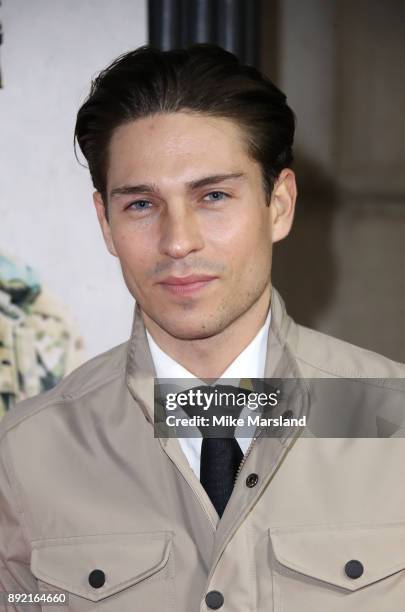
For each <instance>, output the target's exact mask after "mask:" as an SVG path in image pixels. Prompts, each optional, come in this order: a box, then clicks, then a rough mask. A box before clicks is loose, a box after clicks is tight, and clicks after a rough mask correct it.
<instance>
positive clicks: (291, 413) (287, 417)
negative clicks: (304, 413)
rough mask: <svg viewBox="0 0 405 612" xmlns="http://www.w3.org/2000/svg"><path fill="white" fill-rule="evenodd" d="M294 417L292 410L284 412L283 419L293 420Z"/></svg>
mask: <svg viewBox="0 0 405 612" xmlns="http://www.w3.org/2000/svg"><path fill="white" fill-rule="evenodd" d="M293 416H294V413H293V411H292V410H285V411H284V412H283V419H292V417H293Z"/></svg>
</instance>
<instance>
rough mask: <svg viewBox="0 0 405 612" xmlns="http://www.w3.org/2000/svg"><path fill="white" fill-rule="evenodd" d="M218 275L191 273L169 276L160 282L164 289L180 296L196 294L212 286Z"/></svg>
mask: <svg viewBox="0 0 405 612" xmlns="http://www.w3.org/2000/svg"><path fill="white" fill-rule="evenodd" d="M217 278H218V277H217V276H209V275H207V274H191V275H190V276H168V277H167V278H165V279H164V280H163V281H161V282H160V283H159V285H160V286H161V287H162V289H163V290H164V291H168V292H169V293H170V294H171V295H173V296H177V297H178V298H180V299H181V298H182V297H186V296H191V295H194V294H195V293H199V292H200V291H202V290H203V289H204V288H205V287H208V286H211V283H212V282H213V281H215V280H216V279H217Z"/></svg>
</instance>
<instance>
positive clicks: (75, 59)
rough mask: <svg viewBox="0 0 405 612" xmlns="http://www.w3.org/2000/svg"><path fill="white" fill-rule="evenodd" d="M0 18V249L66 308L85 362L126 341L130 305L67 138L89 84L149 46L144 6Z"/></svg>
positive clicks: (33, 5)
mask: <svg viewBox="0 0 405 612" xmlns="http://www.w3.org/2000/svg"><path fill="white" fill-rule="evenodd" d="M0 15H1V20H2V22H3V31H4V44H3V45H2V47H1V50H0V52H1V57H0V61H1V67H2V73H3V84H4V89H1V90H0V249H1V248H3V249H4V250H6V251H8V252H11V253H14V254H15V255H18V256H20V257H21V258H23V259H24V260H25V262H26V263H29V264H30V265H32V266H33V267H34V268H35V269H36V270H37V271H38V272H39V273H40V275H41V278H42V280H43V281H44V283H45V284H46V285H47V286H48V287H49V289H51V290H53V292H54V293H56V294H57V295H58V296H59V297H60V298H61V299H62V300H63V301H64V302H65V304H66V305H67V306H68V307H69V308H70V310H71V312H72V313H73V315H74V316H75V318H76V320H77V322H78V324H79V326H80V329H81V331H82V333H83V335H84V337H85V341H86V348H87V356H88V357H91V356H93V355H95V354H97V353H99V352H101V351H104V350H106V349H108V348H110V347H112V346H114V345H115V344H118V343H120V342H122V341H124V340H126V339H127V338H128V336H129V333H130V324H131V319H132V312H133V304H134V303H133V299H132V297H131V296H130V294H129V293H128V290H127V288H126V287H125V284H124V281H123V280H122V275H121V270H120V267H119V264H118V261H117V260H116V259H115V258H113V257H112V256H111V255H109V253H108V252H107V251H106V248H105V246H104V242H103V241H102V237H101V233H100V230H99V226H98V222H97V218H96V215H95V211H94V209H93V205H92V197H91V195H92V185H91V182H90V177H89V173H88V170H87V169H85V168H82V167H81V166H80V165H79V164H78V163H77V162H76V159H75V157H74V153H73V144H72V143H73V130H74V124H75V118H76V113H77V110H78V108H79V106H80V104H81V102H82V101H83V100H84V98H85V97H86V95H87V93H88V90H89V86H90V81H91V78H92V77H93V76H95V74H96V73H97V72H98V71H99V70H101V69H102V68H104V67H105V66H106V65H107V64H108V63H109V62H110V61H111V60H113V59H114V58H115V57H117V56H118V55H120V54H121V53H124V52H125V51H128V50H130V49H134V48H136V47H138V46H140V45H143V44H145V43H146V42H147V13H146V1H145V0H113V1H112V0H35V1H32V0H3V6H2V8H1V9H0Z"/></svg>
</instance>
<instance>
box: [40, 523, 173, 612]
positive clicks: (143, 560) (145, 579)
mask: <svg viewBox="0 0 405 612" xmlns="http://www.w3.org/2000/svg"><path fill="white" fill-rule="evenodd" d="M172 535H173V534H172V532H167V531H161V532H148V533H145V532H143V533H125V534H111V535H109V534H107V535H90V536H78V537H71V538H57V539H49V540H39V541H35V542H33V543H32V555H31V571H32V573H33V574H34V576H35V577H36V578H37V579H38V586H39V589H40V590H41V591H47V592H48V591H52V592H61V591H63V592H65V593H67V596H68V600H69V604H68V607H67V608H64V609H65V610H66V609H67V610H75V611H84V610H91V609H95V608H96V609H97V610H108V611H115V610H119V611H120V612H126V611H127V610H128V611H131V612H137V610H139V611H140V612H152V610H153V611H155V610H158V609H165V610H175V602H174V596H173V595H174V580H173V579H174V572H173V565H174V564H173V559H172V550H171V548H172ZM96 602H97V605H96Z"/></svg>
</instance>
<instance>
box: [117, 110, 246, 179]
mask: <svg viewBox="0 0 405 612" xmlns="http://www.w3.org/2000/svg"><path fill="white" fill-rule="evenodd" d="M243 136H244V134H243V132H242V130H241V128H240V127H239V126H237V125H236V124H235V123H234V122H233V121H231V120H229V119H226V118H222V117H221V118H220V117H209V116H207V115H198V114H196V113H191V112H190V113H189V112H178V113H169V114H158V115H153V116H150V117H145V118H142V119H137V120H136V121H131V122H129V123H126V124H124V125H121V126H120V127H119V128H117V129H116V130H115V132H114V133H113V136H112V138H111V141H110V147H109V167H108V183H109V185H110V186H114V185H113V183H114V184H116V183H120V182H123V181H127V180H128V179H135V178H136V179H142V180H144V179H145V178H150V179H154V180H157V179H158V178H160V179H163V178H164V179H167V180H168V181H170V180H176V181H177V180H179V181H184V182H185V181H187V180H190V179H192V178H193V177H194V176H195V175H196V174H198V175H200V174H201V172H203V173H207V174H209V173H212V174H218V173H219V172H220V173H222V172H226V171H231V170H232V168H234V167H235V166H236V165H237V166H238V167H243V169H244V171H245V172H246V173H248V172H249V169H250V170H251V171H252V172H254V171H255V169H254V166H255V165H256V164H255V162H253V161H252V160H251V159H250V158H249V157H248V155H247V150H246V145H245V143H244V140H243Z"/></svg>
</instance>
